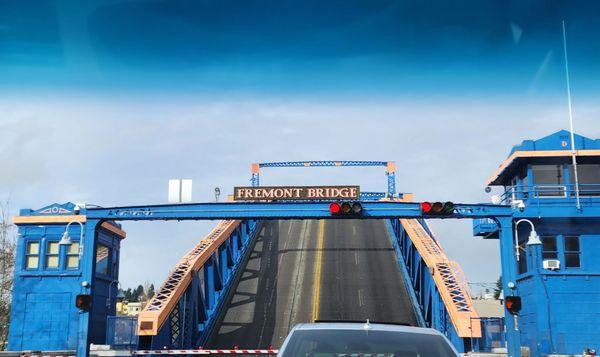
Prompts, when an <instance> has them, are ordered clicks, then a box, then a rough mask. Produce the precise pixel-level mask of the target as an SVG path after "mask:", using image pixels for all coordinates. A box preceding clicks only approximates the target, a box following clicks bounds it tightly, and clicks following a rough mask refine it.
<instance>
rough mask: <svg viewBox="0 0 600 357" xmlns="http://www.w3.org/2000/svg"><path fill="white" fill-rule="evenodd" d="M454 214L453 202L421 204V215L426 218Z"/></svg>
mask: <svg viewBox="0 0 600 357" xmlns="http://www.w3.org/2000/svg"><path fill="white" fill-rule="evenodd" d="M453 213H454V203H452V202H449V201H448V202H433V203H431V202H421V214H423V215H424V216H448V215H451V214H453Z"/></svg>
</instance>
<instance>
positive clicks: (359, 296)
mask: <svg viewBox="0 0 600 357" xmlns="http://www.w3.org/2000/svg"><path fill="white" fill-rule="evenodd" d="M358 306H365V301H364V299H363V294H362V289H358Z"/></svg>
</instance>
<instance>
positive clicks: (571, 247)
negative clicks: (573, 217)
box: [564, 236, 581, 268]
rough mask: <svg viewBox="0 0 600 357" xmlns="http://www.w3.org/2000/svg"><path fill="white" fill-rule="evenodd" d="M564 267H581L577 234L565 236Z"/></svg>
mask: <svg viewBox="0 0 600 357" xmlns="http://www.w3.org/2000/svg"><path fill="white" fill-rule="evenodd" d="M564 247H565V268H580V267H581V249H580V248H579V236H565V237H564Z"/></svg>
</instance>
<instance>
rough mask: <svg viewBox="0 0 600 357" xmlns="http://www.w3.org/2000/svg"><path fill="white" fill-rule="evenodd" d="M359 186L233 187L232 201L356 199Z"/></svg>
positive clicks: (358, 193) (358, 196) (358, 194)
mask: <svg viewBox="0 0 600 357" xmlns="http://www.w3.org/2000/svg"><path fill="white" fill-rule="evenodd" d="M359 198H360V186H263V187H234V189H233V200H234V201H278V200H358V199H359Z"/></svg>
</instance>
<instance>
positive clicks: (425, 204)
mask: <svg viewBox="0 0 600 357" xmlns="http://www.w3.org/2000/svg"><path fill="white" fill-rule="evenodd" d="M429 211H431V203H429V202H421V212H422V213H429Z"/></svg>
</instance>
